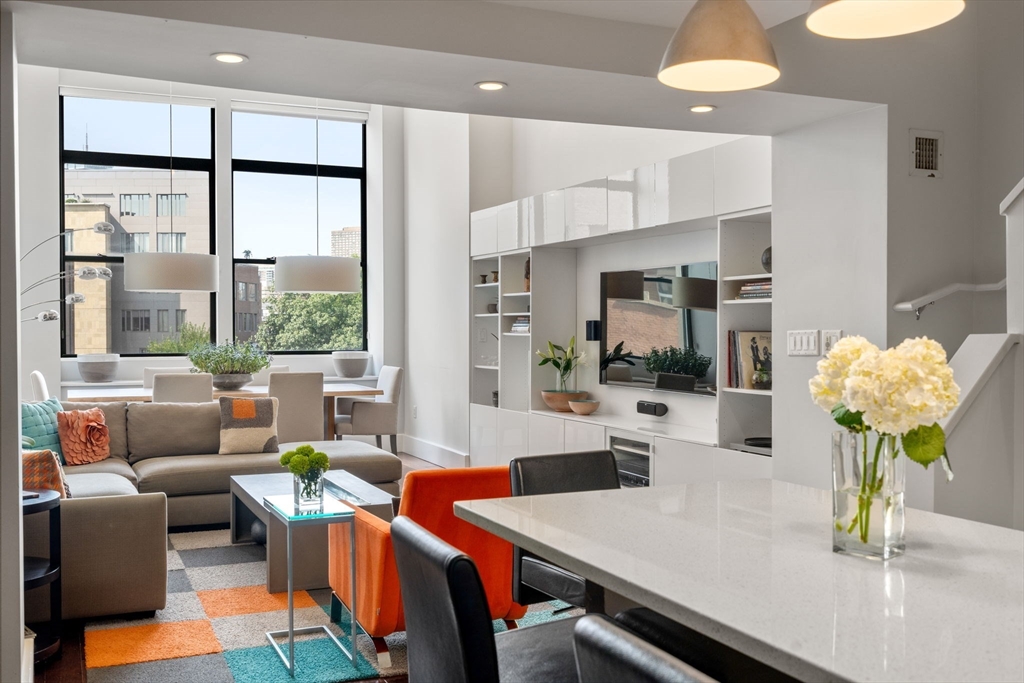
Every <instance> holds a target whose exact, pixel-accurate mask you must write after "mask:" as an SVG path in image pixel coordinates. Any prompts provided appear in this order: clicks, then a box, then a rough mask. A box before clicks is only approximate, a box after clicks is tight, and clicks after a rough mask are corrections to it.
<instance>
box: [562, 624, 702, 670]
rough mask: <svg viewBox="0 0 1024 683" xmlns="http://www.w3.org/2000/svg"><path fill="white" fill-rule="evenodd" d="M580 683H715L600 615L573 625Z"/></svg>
mask: <svg viewBox="0 0 1024 683" xmlns="http://www.w3.org/2000/svg"><path fill="white" fill-rule="evenodd" d="M575 647H576V667H577V669H578V671H579V676H580V683H607V682H608V681H617V682H618V683H714V679H713V678H711V677H710V676H707V675H705V674H703V673H701V672H700V671H698V670H697V669H695V668H693V667H692V666H690V665H689V664H687V663H686V662H683V661H681V660H679V659H677V658H676V657H673V656H672V655H670V654H668V653H666V652H664V651H663V650H659V649H658V648H656V647H654V646H653V645H651V644H650V643H648V642H646V641H644V640H642V639H640V638H637V637H636V636H635V635H633V634H632V633H630V632H628V631H626V630H624V629H621V628H619V627H618V626H616V625H615V624H614V622H612V620H611V619H609V618H608V617H606V616H604V615H603V614H602V615H588V616H585V617H583V618H581V619H580V620H579V621H578V622H576V629H575Z"/></svg>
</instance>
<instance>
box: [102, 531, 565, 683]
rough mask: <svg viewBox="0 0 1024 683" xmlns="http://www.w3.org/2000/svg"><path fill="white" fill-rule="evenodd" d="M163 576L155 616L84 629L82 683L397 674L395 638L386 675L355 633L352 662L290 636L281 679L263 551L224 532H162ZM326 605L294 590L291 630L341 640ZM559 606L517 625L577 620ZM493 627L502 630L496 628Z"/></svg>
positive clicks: (209, 682) (401, 648) (266, 682)
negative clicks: (323, 630) (318, 629)
mask: <svg viewBox="0 0 1024 683" xmlns="http://www.w3.org/2000/svg"><path fill="white" fill-rule="evenodd" d="M167 569H168V574H167V591H168V595H167V607H166V608H165V609H162V610H160V611H158V612H157V613H156V616H155V617H153V618H150V619H131V620H128V619H117V618H115V619H101V620H93V621H90V622H87V623H86V625H85V666H86V672H87V681H88V683H159V682H161V681H189V682H192V683H221V682H224V683H232V682H233V683H291V682H292V681H298V682H299V683H337V682H341V681H359V680H366V679H371V680H373V679H377V678H379V677H392V676H400V675H403V674H405V673H406V657H405V633H395V634H392V635H390V636H388V637H387V638H386V640H387V641H388V645H389V647H390V650H391V667H389V668H381V667H379V666H378V665H377V658H376V655H375V653H374V648H373V643H372V641H371V640H370V639H369V638H368V637H366V636H365V635H363V636H362V637H360V638H359V639H358V640H359V642H358V646H359V647H358V650H359V655H358V656H357V657H356V663H355V664H354V665H353V663H352V662H350V661H349V660H348V658H347V657H346V656H345V655H344V654H342V653H341V652H340V651H339V650H338V649H337V647H335V645H334V644H333V643H331V641H330V639H329V638H328V637H327V636H326V635H325V634H321V635H316V634H312V635H308V636H299V637H297V638H296V645H295V678H294V679H293V678H292V677H291V676H289V675H288V672H287V671H286V670H285V668H284V666H283V665H282V663H281V660H280V659H279V658H278V656H277V653H276V652H274V650H273V648H271V647H270V645H269V643H267V640H266V636H265V635H264V634H265V632H267V631H275V630H280V629H286V628H288V597H287V595H286V594H285V593H276V594H273V595H271V594H269V593H267V590H266V554H265V551H264V548H263V546H259V545H231V542H230V532H229V531H228V530H227V529H224V530H218V531H198V532H192V533H183V534H170V535H169V537H168V550H167ZM330 602H331V592H330V590H329V589H323V590H311V591H299V592H297V593H296V594H295V626H296V628H299V627H303V626H316V625H321V624H322V625H326V626H328V628H330V629H331V630H332V631H333V632H334V633H335V634H336V635H338V636H339V637H342V636H344V637H343V639H342V642H345V641H346V640H347V635H348V634H347V632H346V631H345V630H344V629H342V628H340V627H339V626H338V625H337V624H333V623H331V621H330ZM564 607H567V605H565V603H559V602H551V603H543V604H540V605H533V606H531V608H530V611H529V612H527V614H526V615H525V616H524V617H523V618H522V619H521V620H520V621H519V625H521V626H528V625H531V624H536V623H542V622H545V621H551V620H553V619H560V618H565V617H570V616H574V615H575V614H578V613H580V611H578V610H567V611H564V612H561V611H560V610H561V609H562V608H564ZM556 612H557V613H556ZM341 623H342V624H345V625H347V623H348V614H347V613H346V614H344V615H342V619H341ZM494 629H495V631H496V632H497V631H503V630H505V624H504V623H503V622H501V621H496V622H494Z"/></svg>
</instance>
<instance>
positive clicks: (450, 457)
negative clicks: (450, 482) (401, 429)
mask: <svg viewBox="0 0 1024 683" xmlns="http://www.w3.org/2000/svg"><path fill="white" fill-rule="evenodd" d="M398 450H400V451H402V452H403V453H408V454H409V455H414V456H416V457H417V458H419V459H421V460H426V461H427V462H432V463H434V464H435V465H439V466H440V467H469V455H468V454H467V453H459V452H458V451H453V450H452V449H450V448H446V447H444V446H439V445H438V444H436V443H431V442H430V441H424V440H423V439H417V438H416V437H414V436H409V435H408V434H399V435H398Z"/></svg>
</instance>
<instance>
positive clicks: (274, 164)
mask: <svg viewBox="0 0 1024 683" xmlns="http://www.w3.org/2000/svg"><path fill="white" fill-rule="evenodd" d="M233 115H234V112H232V125H234V117H233ZM360 125H361V126H362V136H363V158H362V166H336V165H326V164H319V165H318V164H307V163H300V162H292V161H258V160H254V159H236V158H235V157H234V153H233V152H232V157H231V200H232V201H231V282H232V296H231V312H232V313H234V311H235V304H236V301H235V296H236V295H235V293H234V292H235V286H236V285H235V283H236V280H235V266H239V265H247V264H252V265H256V266H273V265H276V264H277V257H276V256H271V257H269V258H262V259H258V258H256V259H254V258H249V259H247V258H235V203H234V197H235V173H236V172H242V173H270V174H276V175H291V176H310V177H322V178H350V179H353V180H358V181H359V203H360V208H359V223H360V230H359V233H360V236H359V243H360V246H359V265H360V266H361V268H362V271H363V291H362V295H363V297H362V301H363V321H362V328H363V348H362V349H352V350H353V351H357V350H358V351H368V350H369V348H370V347H369V343H368V337H367V329H366V311H367V299H368V292H367V287H366V283H367V282H368V280H369V277H368V274H367V265H366V123H365V122H362V123H361V124H360ZM317 211H318V212H319V211H320V207H319V206H318V207H317ZM281 256H290V254H281ZM231 320H232V325H233V327H234V329H233V330H232V333H233V334H232V338H233V339H237V338H238V332H240V331H243V330H239V329H238V328H239V326H238V318H237V317H236V316H234V315H232V316H231ZM254 327H255V325H254ZM254 331H255V330H254ZM333 350H335V349H331V350H323V351H321V350H307V351H277V350H273V349H266V351H267V353H272V354H273V355H275V356H314V355H321V356H322V355H327V354H329V353H331V352H332V351H333Z"/></svg>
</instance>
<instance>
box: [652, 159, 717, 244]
mask: <svg viewBox="0 0 1024 683" xmlns="http://www.w3.org/2000/svg"><path fill="white" fill-rule="evenodd" d="M655 174H656V178H655V193H656V195H657V199H656V206H655V213H656V215H657V222H658V225H667V224H669V223H678V222H680V221H689V220H693V219H695V218H705V217H708V216H714V215H715V150H714V149H713V148H712V149H704V150H701V151H699V152H694V153H692V154H687V155H685V156H681V157H676V158H675V159H669V160H668V161H660V162H658V163H657V164H655Z"/></svg>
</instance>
